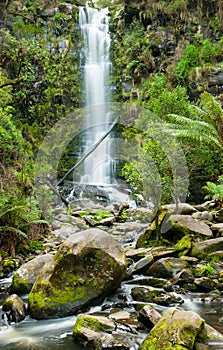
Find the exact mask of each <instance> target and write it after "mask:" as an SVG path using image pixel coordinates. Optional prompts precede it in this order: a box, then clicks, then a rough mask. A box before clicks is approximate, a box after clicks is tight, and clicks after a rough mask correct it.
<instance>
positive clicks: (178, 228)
mask: <svg viewBox="0 0 223 350" xmlns="http://www.w3.org/2000/svg"><path fill="white" fill-rule="evenodd" d="M162 230H163V232H167V236H168V237H170V239H171V238H172V239H174V237H178V239H179V237H180V238H182V237H183V236H184V235H185V234H196V235H201V236H205V237H211V236H213V234H212V231H211V229H210V227H209V226H208V225H207V224H205V223H204V222H203V221H200V220H197V219H194V218H193V217H192V216H190V215H179V214H176V215H171V216H170V217H169V218H167V219H166V220H165V222H163V224H162Z"/></svg>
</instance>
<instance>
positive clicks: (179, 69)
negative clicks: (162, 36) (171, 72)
mask: <svg viewBox="0 0 223 350" xmlns="http://www.w3.org/2000/svg"><path fill="white" fill-rule="evenodd" d="M198 54H199V49H198V47H197V46H196V45H194V44H190V45H188V46H187V47H186V48H185V50H184V52H183V55H182V57H181V60H180V61H179V62H178V63H177V65H176V71H175V74H176V78H177V80H178V81H179V82H184V81H185V80H187V79H188V77H189V72H190V70H191V68H193V67H196V66H197V65H198Z"/></svg>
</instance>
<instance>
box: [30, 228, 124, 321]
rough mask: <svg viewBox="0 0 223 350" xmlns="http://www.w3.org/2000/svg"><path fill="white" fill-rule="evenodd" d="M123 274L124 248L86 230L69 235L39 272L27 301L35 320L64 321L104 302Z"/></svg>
mask: <svg viewBox="0 0 223 350" xmlns="http://www.w3.org/2000/svg"><path fill="white" fill-rule="evenodd" d="M125 274H126V258H125V254H124V250H123V248H122V247H121V246H120V245H119V243H118V242H117V241H115V240H114V239H113V238H112V237H111V236H110V235H109V234H107V233H106V232H104V231H102V230H99V229H88V230H86V231H81V232H80V233H75V234H73V235H71V236H70V237H69V238H68V239H67V240H66V241H65V242H64V243H63V244H62V245H61V247H60V249H59V250H58V252H57V254H56V255H55V258H54V261H53V262H49V263H46V264H45V265H44V267H43V269H42V270H41V272H40V274H39V276H38V278H37V280H36V282H35V284H34V286H33V288H32V290H31V292H30V294H29V298H28V306H29V312H30V315H31V316H32V317H33V318H35V319H47V318H51V317H53V318H56V317H64V316H68V315H72V314H75V313H77V311H78V310H80V309H82V308H84V307H86V306H88V305H94V304H95V303H97V302H99V301H101V300H103V298H104V297H105V296H106V295H108V294H109V293H111V292H112V291H113V290H114V289H116V288H117V287H118V286H119V284H120V282H121V281H122V279H123V278H124V276H125Z"/></svg>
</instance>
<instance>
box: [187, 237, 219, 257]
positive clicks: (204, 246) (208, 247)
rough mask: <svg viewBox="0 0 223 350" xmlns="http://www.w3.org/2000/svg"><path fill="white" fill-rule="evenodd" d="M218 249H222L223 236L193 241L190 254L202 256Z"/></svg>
mask: <svg viewBox="0 0 223 350" xmlns="http://www.w3.org/2000/svg"><path fill="white" fill-rule="evenodd" d="M219 250H223V237H219V238H213V239H208V240H205V241H202V242H196V243H194V244H193V247H192V250H191V252H190V255H191V256H195V257H198V258H204V257H205V256H206V255H208V254H209V253H213V252H215V251H219Z"/></svg>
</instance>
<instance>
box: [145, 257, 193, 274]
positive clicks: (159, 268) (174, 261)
mask: <svg viewBox="0 0 223 350" xmlns="http://www.w3.org/2000/svg"><path fill="white" fill-rule="evenodd" d="M188 266H189V264H188V262H187V261H183V260H181V259H178V258H162V259H159V260H157V261H155V262H154V263H153V264H152V265H151V266H150V267H149V268H148V270H147V271H146V272H145V274H146V275H148V276H153V277H162V278H171V277H174V275H175V274H176V273H178V272H179V271H181V270H183V269H186V268H187V267H188Z"/></svg>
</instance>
